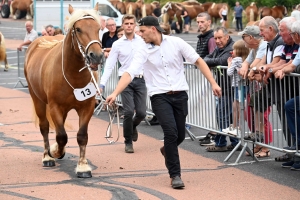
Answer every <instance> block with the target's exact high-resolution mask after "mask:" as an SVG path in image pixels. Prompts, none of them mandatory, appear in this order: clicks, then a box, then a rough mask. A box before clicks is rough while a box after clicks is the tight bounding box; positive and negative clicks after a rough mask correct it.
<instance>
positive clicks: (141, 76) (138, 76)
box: [134, 74, 143, 78]
mask: <svg viewBox="0 0 300 200" xmlns="http://www.w3.org/2000/svg"><path fill="white" fill-rule="evenodd" d="M134 77H135V78H143V75H142V74H140V75H136V76H134Z"/></svg>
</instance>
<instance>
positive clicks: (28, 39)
mask: <svg viewBox="0 0 300 200" xmlns="http://www.w3.org/2000/svg"><path fill="white" fill-rule="evenodd" d="M25 27H26V35H25V38H24V42H22V43H21V44H20V46H19V47H18V48H17V49H18V50H19V51H22V46H28V45H30V44H31V43H32V42H33V40H35V39H36V38H37V37H38V33H37V32H36V31H35V30H34V29H33V24H32V22H31V21H27V22H26V23H25Z"/></svg>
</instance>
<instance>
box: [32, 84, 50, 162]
mask: <svg viewBox="0 0 300 200" xmlns="http://www.w3.org/2000/svg"><path fill="white" fill-rule="evenodd" d="M28 89H29V92H30V95H31V98H32V100H33V103H34V108H35V112H36V115H37V117H38V118H39V126H40V132H41V134H42V136H43V139H44V153H43V158H42V162H43V166H44V167H53V166H55V159H54V158H51V157H50V156H49V155H48V151H49V149H50V145H49V121H48V119H47V115H46V112H47V111H46V104H45V103H44V102H42V101H41V100H40V99H39V98H38V97H36V96H35V94H34V92H33V91H32V90H31V86H30V83H28Z"/></svg>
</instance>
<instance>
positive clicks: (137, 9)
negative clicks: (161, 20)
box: [126, 0, 144, 19]
mask: <svg viewBox="0 0 300 200" xmlns="http://www.w3.org/2000/svg"><path fill="white" fill-rule="evenodd" d="M143 4H144V0H137V1H136V2H128V3H127V6H126V14H133V15H135V17H136V19H140V18H141V17H142V5H143Z"/></svg>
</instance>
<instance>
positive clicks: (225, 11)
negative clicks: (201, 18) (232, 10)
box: [219, 4, 228, 27]
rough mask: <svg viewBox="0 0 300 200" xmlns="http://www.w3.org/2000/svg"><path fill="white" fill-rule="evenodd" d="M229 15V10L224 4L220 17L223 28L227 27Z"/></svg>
mask: <svg viewBox="0 0 300 200" xmlns="http://www.w3.org/2000/svg"><path fill="white" fill-rule="evenodd" d="M227 14H228V8H227V6H226V4H223V6H222V8H221V9H220V12H219V15H220V17H221V21H220V22H221V24H222V26H223V27H225V26H226V21H227Z"/></svg>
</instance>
